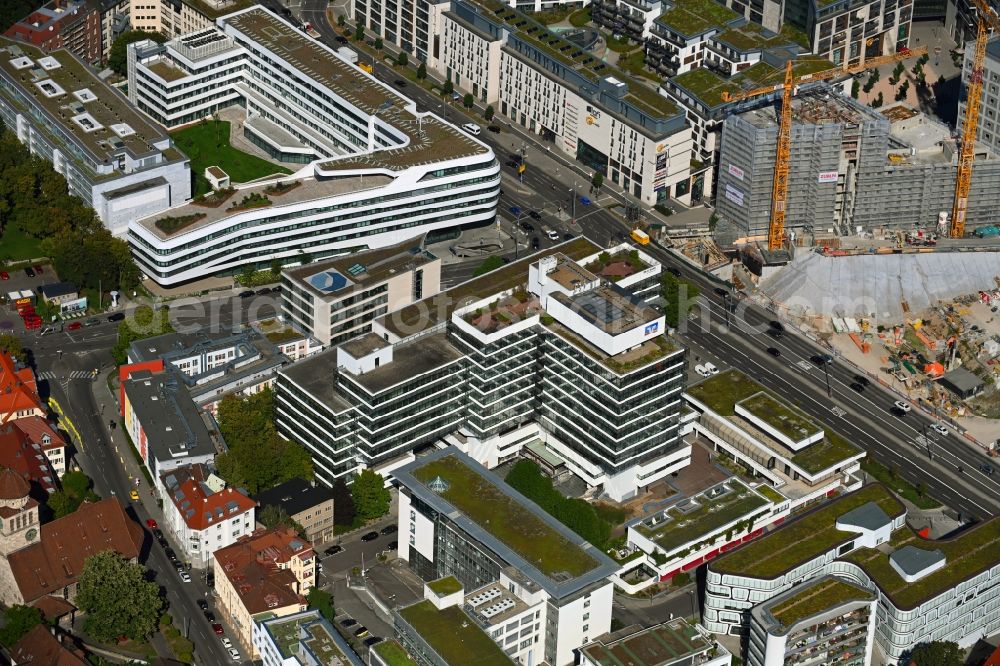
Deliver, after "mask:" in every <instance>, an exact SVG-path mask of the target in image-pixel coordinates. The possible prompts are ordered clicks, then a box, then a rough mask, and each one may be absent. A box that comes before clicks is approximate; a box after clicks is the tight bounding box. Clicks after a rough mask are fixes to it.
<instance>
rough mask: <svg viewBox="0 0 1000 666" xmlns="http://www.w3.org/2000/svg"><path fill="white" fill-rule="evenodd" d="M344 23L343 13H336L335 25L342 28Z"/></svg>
mask: <svg viewBox="0 0 1000 666" xmlns="http://www.w3.org/2000/svg"><path fill="white" fill-rule="evenodd" d="M346 23H347V17H346V16H344V15H343V14H337V25H338V26H340V27H341V28H343V27H344V25H345V24H346Z"/></svg>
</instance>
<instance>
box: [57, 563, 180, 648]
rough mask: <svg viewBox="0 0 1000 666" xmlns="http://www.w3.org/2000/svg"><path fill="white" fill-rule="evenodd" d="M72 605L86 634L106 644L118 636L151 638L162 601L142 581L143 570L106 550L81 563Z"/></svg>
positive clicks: (155, 587)
mask: <svg viewBox="0 0 1000 666" xmlns="http://www.w3.org/2000/svg"><path fill="white" fill-rule="evenodd" d="M76 605H77V607H78V608H79V609H80V610H82V611H83V612H85V613H86V614H87V618H86V620H85V622H84V629H85V630H86V632H87V633H88V634H90V635H91V636H93V637H94V638H95V639H97V640H98V641H101V642H103V643H109V642H111V641H112V640H114V639H116V638H118V637H119V636H128V637H129V638H145V637H146V636H149V635H150V634H152V633H153V631H155V630H156V622H157V619H158V618H159V617H160V613H161V612H162V610H163V599H162V598H161V597H160V586H159V585H157V584H156V583H155V582H153V581H150V580H147V579H146V568H145V567H144V566H142V565H141V564H137V563H135V562H129V561H128V560H126V559H125V558H124V557H122V556H121V555H119V554H118V553H116V552H114V551H111V550H106V551H104V552H103V553H98V554H97V555H93V556H91V557H88V558H87V559H86V561H85V562H84V564H83V571H82V572H81V573H80V582H79V586H78V589H77V596H76Z"/></svg>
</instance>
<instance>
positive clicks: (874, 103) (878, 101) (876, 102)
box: [871, 93, 885, 109]
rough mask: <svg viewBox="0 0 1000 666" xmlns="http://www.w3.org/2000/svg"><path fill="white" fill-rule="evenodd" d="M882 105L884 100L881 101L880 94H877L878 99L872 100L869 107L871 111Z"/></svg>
mask: <svg viewBox="0 0 1000 666" xmlns="http://www.w3.org/2000/svg"><path fill="white" fill-rule="evenodd" d="M884 103H885V102H884V100H883V99H882V93H879V94H878V97H876V98H875V99H873V100H872V104H871V107H872V108H873V109H877V108H879V107H880V106H882V104H884Z"/></svg>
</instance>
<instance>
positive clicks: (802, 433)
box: [738, 391, 823, 441]
mask: <svg viewBox="0 0 1000 666" xmlns="http://www.w3.org/2000/svg"><path fill="white" fill-rule="evenodd" d="M738 405H739V406H740V407H741V408H742V409H744V410H746V411H747V412H749V413H750V414H752V415H753V416H754V417H755V418H757V419H759V420H761V421H763V422H764V423H766V424H767V425H769V426H771V427H772V428H774V429H775V430H777V431H778V432H779V433H781V434H782V435H784V436H785V437H787V438H788V439H790V440H793V441H800V440H802V439H805V438H807V437H811V436H815V435H817V434H819V433H822V432H823V429H822V428H820V427H819V426H818V425H816V423H815V422H814V421H813V420H812V419H810V418H809V417H808V416H806V415H805V414H803V413H802V412H801V411H799V410H797V409H795V408H793V407H790V406H788V405H786V404H785V403H783V402H781V401H780V400H778V399H777V398H775V397H774V396H772V395H770V394H768V393H765V392H764V391H761V392H760V393H757V394H755V395H752V396H750V397H749V398H744V399H743V400H741V401H740V402H739V403H738Z"/></svg>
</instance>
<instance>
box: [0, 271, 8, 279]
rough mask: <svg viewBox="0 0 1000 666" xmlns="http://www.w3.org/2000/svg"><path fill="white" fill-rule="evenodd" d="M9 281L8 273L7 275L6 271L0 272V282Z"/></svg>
mask: <svg viewBox="0 0 1000 666" xmlns="http://www.w3.org/2000/svg"><path fill="white" fill-rule="evenodd" d="M9 279H10V273H8V272H7V271H0V280H9Z"/></svg>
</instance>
